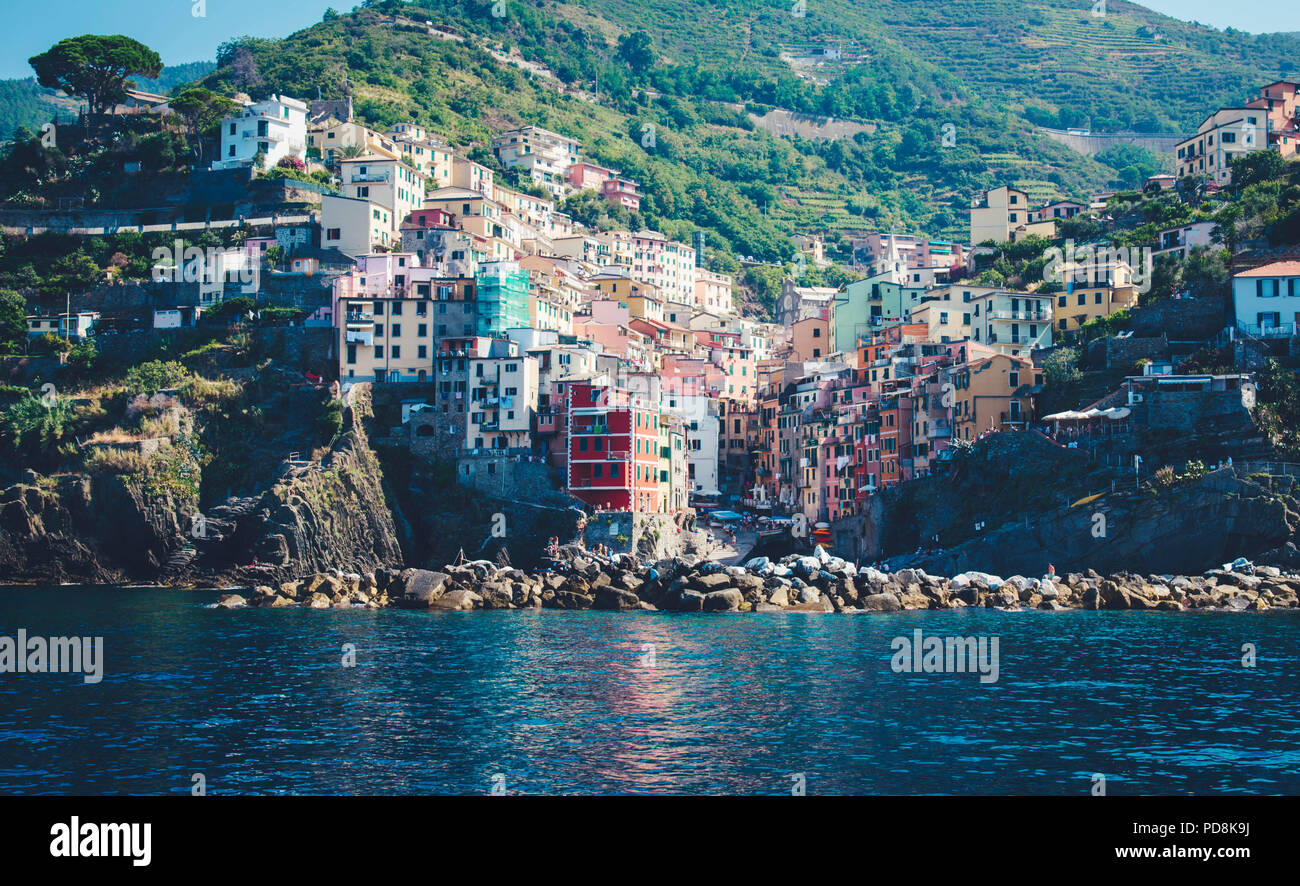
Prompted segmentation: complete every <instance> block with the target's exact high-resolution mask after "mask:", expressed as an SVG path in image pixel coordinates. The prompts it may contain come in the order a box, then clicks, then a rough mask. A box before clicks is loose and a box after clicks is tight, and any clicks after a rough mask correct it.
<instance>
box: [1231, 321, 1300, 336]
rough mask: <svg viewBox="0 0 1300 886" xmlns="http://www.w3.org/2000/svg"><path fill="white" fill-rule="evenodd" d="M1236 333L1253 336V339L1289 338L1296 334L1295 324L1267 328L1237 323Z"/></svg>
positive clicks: (1278, 324)
mask: <svg viewBox="0 0 1300 886" xmlns="http://www.w3.org/2000/svg"><path fill="white" fill-rule="evenodd" d="M1237 331H1238V332H1244V333H1246V334H1247V335H1253V336H1254V337H1255V338H1291V337H1292V336H1294V335H1296V334H1297V329H1296V324H1295V323H1273V324H1270V325H1268V326H1258V325H1252V324H1249V323H1238V324H1237Z"/></svg>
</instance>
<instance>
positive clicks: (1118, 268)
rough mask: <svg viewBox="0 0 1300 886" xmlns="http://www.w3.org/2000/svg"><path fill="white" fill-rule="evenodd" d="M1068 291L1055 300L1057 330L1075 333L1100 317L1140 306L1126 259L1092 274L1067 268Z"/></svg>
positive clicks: (1053, 307)
mask: <svg viewBox="0 0 1300 886" xmlns="http://www.w3.org/2000/svg"><path fill="white" fill-rule="evenodd" d="M1062 277H1063V281H1064V285H1065V287H1066V288H1065V290H1064V291H1063V292H1058V293H1056V295H1055V296H1054V298H1053V302H1052V323H1053V325H1054V326H1055V327H1056V330H1057V332H1073V331H1074V330H1076V329H1078V328H1079V327H1080V326H1082V325H1083V324H1085V323H1089V322H1091V321H1093V320H1096V319H1098V318H1099V317H1109V316H1110V315H1111V314H1114V313H1115V312H1117V311H1122V310H1125V309H1127V308H1132V307H1134V306H1135V305H1137V297H1138V293H1137V287H1135V286H1134V285H1133V271H1132V269H1130V268H1129V266H1128V265H1127V264H1125V263H1123V262H1120V263H1118V264H1108V265H1106V266H1105V267H1102V268H1099V269H1097V270H1096V271H1095V272H1093V273H1092V274H1091V275H1087V274H1084V273H1082V272H1081V271H1074V272H1073V273H1072V269H1071V268H1070V267H1069V266H1065V268H1064V269H1063V274H1062Z"/></svg>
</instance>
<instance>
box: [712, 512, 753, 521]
mask: <svg viewBox="0 0 1300 886" xmlns="http://www.w3.org/2000/svg"><path fill="white" fill-rule="evenodd" d="M709 516H710V517H712V518H713V519H715V520H743V519H745V518H744V517H742V516H740V514H737V513H736V512H735V511H714V512H713V513H712V514H710V515H709Z"/></svg>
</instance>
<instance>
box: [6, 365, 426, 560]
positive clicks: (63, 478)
mask: <svg viewBox="0 0 1300 886" xmlns="http://www.w3.org/2000/svg"><path fill="white" fill-rule="evenodd" d="M368 409H369V391H368V389H367V388H366V386H358V387H357V388H355V389H354V390H353V394H352V397H351V398H350V400H349V402H348V403H347V404H346V406H345V408H344V410H343V431H342V433H340V434H339V436H338V438H337V439H336V440H335V441H334V443H333V445H332V446H331V448H330V451H329V453H328V454H327V455H326V456H325V457H324V458H323V459H321V460H320V461H319V462H315V463H313V462H306V461H302V462H286V463H285V465H284V467H283V468H282V469H281V472H280V475H279V477H278V478H277V479H276V481H275V482H274V483H273V485H271V487H270V488H268V489H266V490H265V491H264V492H262V493H261V494H260V495H252V496H244V497H242V498H238V499H231V500H229V501H227V502H224V503H223V504H221V505H218V506H216V507H213V508H210V509H209V510H208V512H207V513H205V514H203V517H202V520H196V519H195V517H194V515H193V512H194V508H193V505H187V504H178V503H176V502H174V501H172V500H171V498H170V497H169V496H167V495H161V496H160V495H158V494H157V493H155V494H154V495H153V496H152V497H151V496H150V495H148V494H146V492H145V484H143V483H142V482H141V481H140V480H138V479H136V478H133V477H131V476H127V475H114V474H107V475H100V476H94V477H92V476H89V475H84V474H65V475H60V476H57V477H46V476H42V475H40V474H37V473H35V472H34V471H28V472H27V474H26V475H25V477H24V480H23V482H21V483H17V484H14V485H13V486H10V487H8V488H7V489H4V490H2V491H0V582H5V581H7V582H15V581H21V582H39V583H57V582H65V581H66V582H104V583H122V582H159V583H166V584H185V585H189V584H223V583H248V582H254V581H257V580H260V579H268V578H274V579H277V580H286V579H292V578H296V577H299V576H302V575H310V574H312V573H316V572H321V571H325V570H332V569H344V570H349V571H363V572H364V571H370V570H373V569H378V568H384V567H398V566H401V565H402V556H401V551H400V548H399V546H398V541H397V530H396V528H395V526H394V523H393V517H392V514H391V512H390V509H389V506H388V503H387V502H386V500H385V496H384V490H383V474H382V472H381V470H380V467H379V462H378V460H377V459H376V458H375V456H374V454H373V453H372V452H371V450H370V447H369V443H368V441H367V439H366V434H365V430H364V427H363V424H362V419H363V418H364V417H365V416H366V415H367V414H368Z"/></svg>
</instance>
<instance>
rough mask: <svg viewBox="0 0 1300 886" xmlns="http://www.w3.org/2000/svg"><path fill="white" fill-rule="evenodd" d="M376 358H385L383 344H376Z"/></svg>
mask: <svg viewBox="0 0 1300 886" xmlns="http://www.w3.org/2000/svg"><path fill="white" fill-rule="evenodd" d="M375 359H376V360H382V359H384V346H383V345H375Z"/></svg>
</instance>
